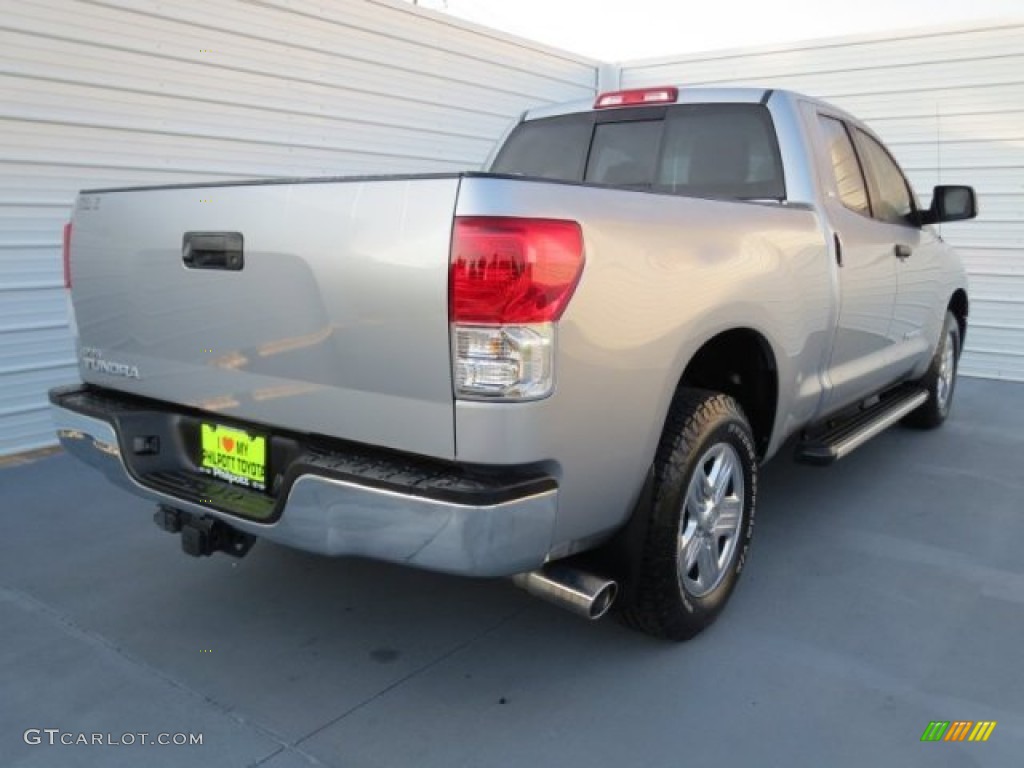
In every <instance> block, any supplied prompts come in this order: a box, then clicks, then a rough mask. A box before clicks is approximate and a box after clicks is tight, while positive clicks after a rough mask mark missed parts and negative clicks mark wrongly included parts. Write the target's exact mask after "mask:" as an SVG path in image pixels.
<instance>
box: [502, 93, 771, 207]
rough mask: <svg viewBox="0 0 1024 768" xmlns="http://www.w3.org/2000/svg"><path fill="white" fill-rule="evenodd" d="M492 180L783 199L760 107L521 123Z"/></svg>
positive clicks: (703, 107) (687, 107)
mask: <svg viewBox="0 0 1024 768" xmlns="http://www.w3.org/2000/svg"><path fill="white" fill-rule="evenodd" d="M491 171H492V172H494V173H507V174H516V175H522V176H533V177H537V178H542V179H556V180H559V181H575V182H585V183H592V184H603V185H608V186H613V187H622V188H627V189H646V190H651V191H654V192H666V193H669V194H678V195H691V196H695V197H724V198H731V199H739V200H751V199H774V200H783V199H785V197H786V185H785V180H784V178H783V172H782V161H781V159H780V157H779V147H778V142H777V141H776V138H775V129H774V126H773V125H772V121H771V115H770V114H769V112H768V109H767V108H766V107H765V106H763V105H761V104H681V105H678V106H674V107H668V108H657V109H655V108H642V109H632V110H616V111H614V112H586V113H582V114H574V115H563V116H560V117H551V118H545V119H542V120H531V121H528V122H524V123H521V124H520V125H519V126H517V127H516V129H515V130H514V131H513V132H512V133H511V135H510V136H509V138H508V140H507V141H506V142H505V145H504V146H503V147H502V148H501V151H500V152H499V153H498V156H497V158H496V159H495V161H494V164H493V165H492V166H491Z"/></svg>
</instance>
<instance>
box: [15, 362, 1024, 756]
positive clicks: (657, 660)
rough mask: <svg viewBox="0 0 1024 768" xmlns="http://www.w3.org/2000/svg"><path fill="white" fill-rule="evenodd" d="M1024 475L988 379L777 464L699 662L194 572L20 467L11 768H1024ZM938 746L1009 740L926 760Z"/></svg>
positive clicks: (489, 594)
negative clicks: (183, 741) (951, 398)
mask: <svg viewBox="0 0 1024 768" xmlns="http://www.w3.org/2000/svg"><path fill="white" fill-rule="evenodd" d="M1022 460H1024V386H1022V385H1014V384H1007V383H998V382H988V381H980V380H970V379H964V380H961V382H960V383H959V390H958V392H957V403H956V405H955V408H954V413H953V416H952V418H951V420H950V422H949V423H947V424H946V425H945V427H944V428H943V429H941V430H939V431H937V432H930V433H925V432H915V431H910V430H904V429H900V428H896V429H892V430H890V431H889V432H887V433H886V434H884V435H882V436H881V437H879V438H878V439H876V440H874V441H873V442H871V443H869V444H868V445H867V446H865V447H864V448H862V449H861V450H859V451H857V452H856V453H855V454H853V455H852V456H850V457H849V458H848V459H845V460H844V461H842V462H840V463H839V464H837V465H835V466H834V467H831V468H828V469H815V468H810V467H803V466H799V465H796V464H793V463H791V462H790V460H789V456H788V453H787V454H781V455H780V456H779V457H777V458H776V459H775V460H774V461H772V462H771V463H770V464H769V465H768V466H767V467H766V468H765V469H764V471H763V475H762V487H761V498H760V507H759V513H758V518H757V529H756V534H755V539H754V546H753V549H752V557H751V560H750V563H749V566H748V568H747V569H746V571H745V572H744V576H743V580H742V582H741V584H740V586H739V589H738V591H737V593H736V595H735V597H734V598H733V601H732V603H731V604H730V606H729V608H728V610H727V611H726V612H725V614H724V615H723V616H722V618H721V619H720V620H719V622H718V623H717V624H716V625H715V626H714V627H712V629H711V630H710V631H708V632H706V633H705V634H703V635H702V636H700V637H698V638H697V639H696V640H694V641H691V642H690V643H686V644H683V645H668V644H664V643H660V642H657V641H654V640H651V639H648V638H646V637H644V636H641V635H637V634H634V633H632V632H629V631H627V630H626V629H624V628H622V627H621V626H619V625H617V624H616V623H615V622H613V621H604V622H600V623H597V624H587V623H585V622H583V621H581V620H579V619H576V618H574V617H572V616H570V615H568V614H565V613H563V612H561V611H559V610H558V609H556V608H553V607H550V606H548V605H546V604H543V603H540V602H537V601H535V600H533V599H531V598H529V597H528V596H526V595H524V594H522V593H520V592H518V591H517V590H516V589H515V588H513V587H512V586H511V585H509V584H508V583H506V582H502V581H479V582H476V581H467V580H461V579H457V578H449V577H445V576H439V575H435V574H429V573H422V572H417V571H412V570H405V569H402V568H399V567H395V566H389V565H383V564H377V563H369V562H363V561H355V560H330V559H326V558H320V557H315V556H311V555H306V554H303V553H299V552H294V551H290V550H287V549H284V548H281V547H276V546H273V545H270V544H267V543H265V542H261V543H259V544H257V546H256V547H255V548H254V549H253V551H252V552H251V553H250V555H249V556H248V557H247V558H245V559H244V560H241V561H232V560H231V559H229V558H227V557H224V556H216V557H214V558H209V559H204V560H195V559H192V558H189V557H187V556H185V555H184V554H182V553H181V552H180V549H179V544H178V541H177V540H176V539H175V538H174V537H171V536H169V535H168V534H165V533H162V532H161V531H159V530H158V529H157V528H156V527H155V526H154V525H153V524H152V522H151V521H150V511H151V510H150V507H149V506H148V505H147V504H146V503H145V502H142V501H139V500H136V499H135V498H133V497H131V496H128V495H126V494H124V493H122V492H121V491H118V490H116V489H115V488H113V487H111V486H109V485H108V484H106V482H105V481H104V480H102V478H101V477H99V476H98V475H97V474H95V473H93V472H91V471H90V470H88V469H87V468H86V467H83V466H80V465H79V464H78V463H76V462H74V461H73V460H71V459H70V458H68V457H66V456H63V455H56V456H52V457H47V458H42V459H39V460H37V461H34V462H31V463H28V464H23V465H15V466H8V467H6V468H2V469H0V519H2V523H3V527H2V530H0V766H5V767H8V766H17V767H19V768H21V767H27V766H58V765H59V766H79V765H80V766H136V765H145V766H153V767H154V768H156V767H158V766H185V765H187V766H253V765H260V766H267V768H298V767H299V766H309V765H328V766H343V767H348V766H354V767H369V766H388V767H389V768H390V767H391V766H417V767H418V768H426V767H428V766H438V767H439V768H442V767H443V768H455V767H456V766H473V767H474V768H477V767H479V766H560V767H563V768H576V766H594V768H599V767H601V766H616V767H617V768H620V767H622V766H628V768H640V767H641V766H658V767H661V766H666V767H668V766H671V767H672V768H686V767H687V766H707V765H722V766H736V765H753V766H847V765H848V766H858V768H859V767H861V766H917V765H921V766H1016V765H1021V763H1022V758H1021V756H1022V755H1024V691H1022V684H1024V653H1022V650H1024V556H1022V554H1021V553H1022V543H1024V461H1022ZM931 720H975V721H976V720H995V721H998V725H997V726H996V728H995V730H994V732H993V734H992V736H991V738H990V739H989V741H988V742H987V743H983V744H977V743H959V744H956V743H929V744H923V743H921V742H920V740H919V739H920V737H921V734H922V732H923V731H924V729H925V727H926V726H927V724H928V722H929V721H931ZM30 728H36V729H45V728H57V729H60V731H61V732H62V733H66V734H70V735H71V737H72V738H73V737H74V736H77V734H78V733H80V732H84V733H86V734H91V733H93V732H98V733H104V734H106V733H110V734H112V735H113V736H114V738H115V739H120V738H121V734H125V733H128V734H132V733H140V732H145V733H148V734H150V736H151V737H152V738H155V737H156V735H157V734H159V733H171V734H173V733H179V732H183V733H201V734H202V737H203V743H202V745H201V746H174V745H164V746H159V745H153V746H151V745H146V746H142V745H139V744H134V745H131V746H126V745H122V746H113V745H81V744H79V745H60V744H59V743H58V744H54V745H53V746H51V745H49V744H48V743H47V742H46V739H47V735H46V734H45V733H44V734H41V739H42V740H43V743H42V744H38V745H30V744H26V743H25V741H24V739H23V733H24V732H25V731H26V729H30ZM55 738H57V739H58V740H59V736H57V737H55ZM66 738H67V737H66ZM138 739H139V737H136V740H138ZM125 740H126V739H125Z"/></svg>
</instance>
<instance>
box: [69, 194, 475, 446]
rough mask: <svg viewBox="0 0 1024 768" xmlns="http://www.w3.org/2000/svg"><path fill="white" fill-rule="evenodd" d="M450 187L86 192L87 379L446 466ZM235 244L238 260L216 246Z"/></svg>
mask: <svg viewBox="0 0 1024 768" xmlns="http://www.w3.org/2000/svg"><path fill="white" fill-rule="evenodd" d="M458 190H459V177H458V176H448V177H436V176H432V177H402V178H387V179H362V180H360V179H352V180H344V179H342V180H328V181H299V182H290V183H278V182H272V183H265V184H252V185H225V186H200V187H187V188H186V187H175V188H157V189H140V190H124V191H106V192H102V191H101V192H84V193H82V194H81V195H80V196H79V199H78V204H77V206H76V211H75V215H74V219H73V234H72V240H71V276H72V281H73V289H72V299H73V304H74V308H75V314H76V319H77V323H78V332H79V343H80V351H81V361H80V369H81V375H82V378H83V379H84V380H85V381H86V382H89V383H93V384H96V385H99V386H103V387H107V388H112V389H117V390H120V391H123V392H128V393H132V394H136V395H142V396H146V397H150V398H156V399H159V400H164V401H168V402H171V403H176V404H180V405H187V406H192V407H196V408H200V409H203V410H206V411H212V412H217V413H220V414H223V415H224V416H225V418H227V419H239V420H243V421H247V422H254V423H257V424H263V425H266V426H268V427H271V428H278V429H287V430H291V431H298V432H305V433H313V434H321V435H328V436H331V437H338V438H344V439H349V440H353V441H358V442H363V443H368V444H372V445H379V446H386V447H390V448H395V449H398V450H403V451H409V452H413V453H420V454H424V455H429V456H436V457H441V458H452V457H454V426H453V424H454V419H453V401H452V384H451V362H450V351H449V336H448V260H449V242H450V237H451V228H452V217H453V215H454V210H455V204H456V198H457V195H458ZM186 233H189V237H188V238H186ZM236 235H240V236H241V247H242V262H241V264H238V263H235V262H234V261H233V259H230V258H228V259H224V260H221V259H220V256H218V251H217V249H218V248H220V247H221V246H222V245H223V244H225V243H229V244H230V243H237V242H238V238H237V237H236ZM186 240H188V242H189V243H190V244H191V245H190V247H186ZM231 247H234V246H233V245H232V246H231ZM190 248H191V253H187V251H189V250H190ZM205 249H211V250H209V251H207V250H205ZM211 254H212V258H213V263H212V264H208V265H207V266H208V267H210V268H198V267H199V266H200V265H201V263H202V262H203V261H204V260H207V259H209V258H210V257H211ZM190 260H191V266H189V264H187V263H186V262H188V261H190ZM229 261H230V262H231V263H230V264H229V263H228V262H229ZM239 266H240V267H241V268H240V269H236V268H235V267H239Z"/></svg>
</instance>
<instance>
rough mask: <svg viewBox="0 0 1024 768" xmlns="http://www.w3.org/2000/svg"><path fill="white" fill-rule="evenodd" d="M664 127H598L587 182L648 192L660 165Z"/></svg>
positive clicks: (654, 123) (644, 123) (646, 123)
mask: <svg viewBox="0 0 1024 768" xmlns="http://www.w3.org/2000/svg"><path fill="white" fill-rule="evenodd" d="M662 125H663V122H662V121H661V120H629V121H625V122H621V123H600V124H598V125H597V126H596V127H595V128H594V143H593V146H592V147H591V149H590V160H589V161H588V162H587V173H586V175H585V176H584V177H583V178H584V180H585V181H590V182H593V183H595V184H613V185H615V186H617V187H634V188H637V187H640V188H644V189H649V188H650V186H651V179H653V178H654V166H655V165H656V164H657V162H658V147H659V146H660V144H661V129H662Z"/></svg>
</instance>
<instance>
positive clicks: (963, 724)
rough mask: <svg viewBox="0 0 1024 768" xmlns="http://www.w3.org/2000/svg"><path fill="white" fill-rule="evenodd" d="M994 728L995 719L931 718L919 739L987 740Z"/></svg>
mask: <svg viewBox="0 0 1024 768" xmlns="http://www.w3.org/2000/svg"><path fill="white" fill-rule="evenodd" d="M995 729H996V721H995V720H978V721H977V722H974V721H973V720H953V721H952V722H951V721H949V720H932V721H931V722H930V723H928V727H927V728H925V729H924V733H922V734H921V741H988V737H989V736H991V735H992V731H994V730H995Z"/></svg>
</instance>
